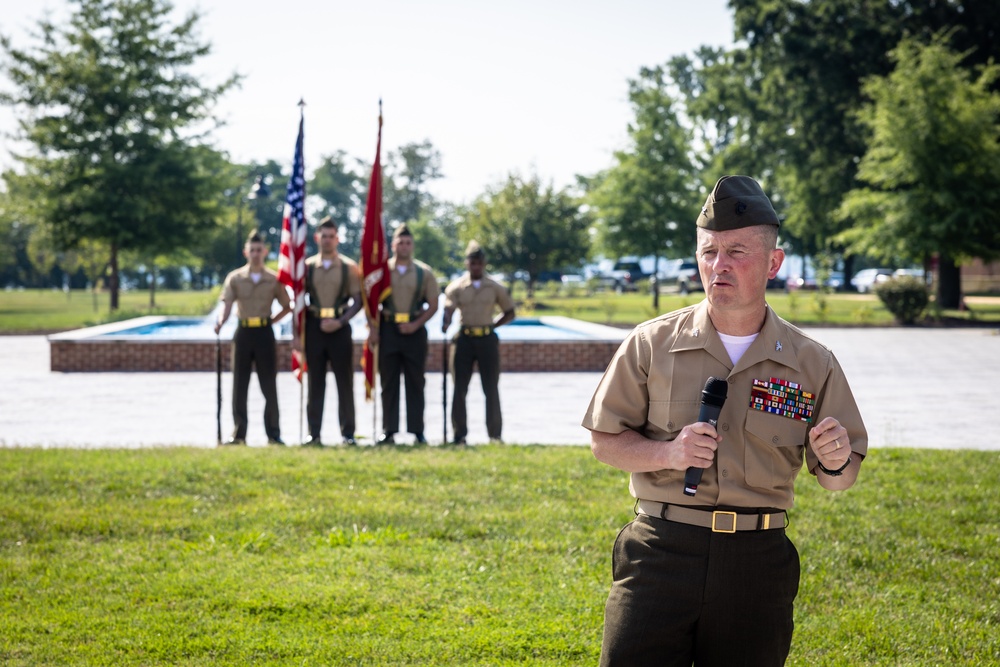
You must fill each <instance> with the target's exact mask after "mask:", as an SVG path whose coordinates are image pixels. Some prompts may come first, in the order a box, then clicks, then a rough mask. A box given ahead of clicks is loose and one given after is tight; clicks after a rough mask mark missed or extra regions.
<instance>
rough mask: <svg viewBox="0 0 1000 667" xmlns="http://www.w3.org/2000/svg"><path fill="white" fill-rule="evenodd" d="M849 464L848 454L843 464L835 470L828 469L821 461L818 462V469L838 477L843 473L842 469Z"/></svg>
mask: <svg viewBox="0 0 1000 667" xmlns="http://www.w3.org/2000/svg"><path fill="white" fill-rule="evenodd" d="M849 465H851V457H850V456H848V457H847V460H846V461H844V465H842V466H840V467H839V468H837V469H836V470H830V469H829V468H827V467H826V466H825V465H823V464H822V462H821V463H820V464H819V469H820V470H822V471H823V472H824V473H825V474H827V475H829V476H830V477H840V476H841V475H843V474H844V469H846V468H847V466H849Z"/></svg>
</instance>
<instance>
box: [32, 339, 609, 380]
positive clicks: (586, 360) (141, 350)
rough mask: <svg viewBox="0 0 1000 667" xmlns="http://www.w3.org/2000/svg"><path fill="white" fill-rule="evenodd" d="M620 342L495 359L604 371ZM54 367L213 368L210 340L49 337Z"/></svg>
mask: <svg viewBox="0 0 1000 667" xmlns="http://www.w3.org/2000/svg"><path fill="white" fill-rule="evenodd" d="M618 346H619V343H617V342H606V341H572V342H570V341H544V342H531V341H508V342H505V343H501V344H500V364H501V367H502V369H503V370H504V371H507V372H546V371H603V370H604V369H605V368H606V367H607V365H608V362H610V361H611V357H612V356H613V355H614V353H615V351H616V350H617V349H618ZM361 347H362V345H361V343H355V344H354V362H355V368H356V369H357V370H361ZM229 348H230V344H229V343H228V342H224V343H223V344H222V347H221V351H222V369H223V370H225V371H228V370H229V358H230V357H229V355H230V352H229ZM442 349H443V344H442V343H441V342H438V341H431V343H430V345H429V349H428V350H427V369H428V371H429V372H435V371H440V369H441V353H442ZM49 351H50V368H51V369H52V370H53V371H58V372H64V373H73V372H93V371H135V372H151V371H214V370H215V355H216V345H215V341H185V342H161V341H150V342H142V343H139V342H135V341H131V340H102V341H94V340H50V341H49ZM278 364H279V368H280V369H281V370H284V371H287V370H289V369H290V368H291V344H290V343H288V342H287V341H279V342H278Z"/></svg>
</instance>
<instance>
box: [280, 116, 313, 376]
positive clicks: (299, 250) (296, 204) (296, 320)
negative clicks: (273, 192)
mask: <svg viewBox="0 0 1000 667" xmlns="http://www.w3.org/2000/svg"><path fill="white" fill-rule="evenodd" d="M304 105H305V103H304V102H299V109H300V116H299V138H298V140H297V141H296V142H295V159H294V160H293V161H292V177H291V178H290V179H288V194H287V196H286V197H285V213H284V216H283V218H284V219H283V220H282V223H281V249H280V250H279V251H278V281H279V282H281V283H283V284H285V285H287V286H288V287H289V289H291V291H292V339H294V340H299V341H301V340H302V334H303V331H304V327H303V324H304V317H305V305H306V303H305V287H306V232H307V229H306V215H305V200H306V178H305V165H303V163H302V134H303V132H302V129H303V125H304V122H305V119H304V114H302V111H301V108H302V107H303V106H304ZM304 371H306V362H305V358H303V357H302V355H301V354H300V353H298V352H293V353H292V373H294V374H295V378H296V379H297V380H298V381H299V382H302V373H303V372H304Z"/></svg>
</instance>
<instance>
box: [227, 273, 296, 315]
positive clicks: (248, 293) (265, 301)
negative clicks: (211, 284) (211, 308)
mask: <svg viewBox="0 0 1000 667" xmlns="http://www.w3.org/2000/svg"><path fill="white" fill-rule="evenodd" d="M275 299H277V300H278V303H279V304H280V305H281V307H282V308H284V307H287V306H288V304H289V300H288V291H287V290H286V289H285V286H284V285H282V284H281V283H279V282H278V274H277V273H275V272H274V271H272V270H270V269H269V268H267V267H264V268H263V269H262V270H261V273H260V280H259V281H257V282H256V283H254V281H253V278H251V277H250V265H249V264H248V265H246V266H243V267H240V268H238V269H236V270H235V271H231V272H230V273H229V275H228V276H226V282H225V283H223V286H222V300H223V301H225V302H227V303H232V302H234V301H235V302H236V307H237V308H238V309H239V316H240V317H241V318H243V319H246V318H248V317H270V316H271V304H272V303H273V302H274V300H275Z"/></svg>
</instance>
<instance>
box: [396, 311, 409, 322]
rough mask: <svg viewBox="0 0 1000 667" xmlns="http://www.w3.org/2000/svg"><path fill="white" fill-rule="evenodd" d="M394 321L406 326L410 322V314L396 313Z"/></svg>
mask: <svg viewBox="0 0 1000 667" xmlns="http://www.w3.org/2000/svg"><path fill="white" fill-rule="evenodd" d="M393 321H394V322H395V323H396V324H406V323H407V322H409V321H410V314H409V313H396V316H395V318H394V319H393Z"/></svg>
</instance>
